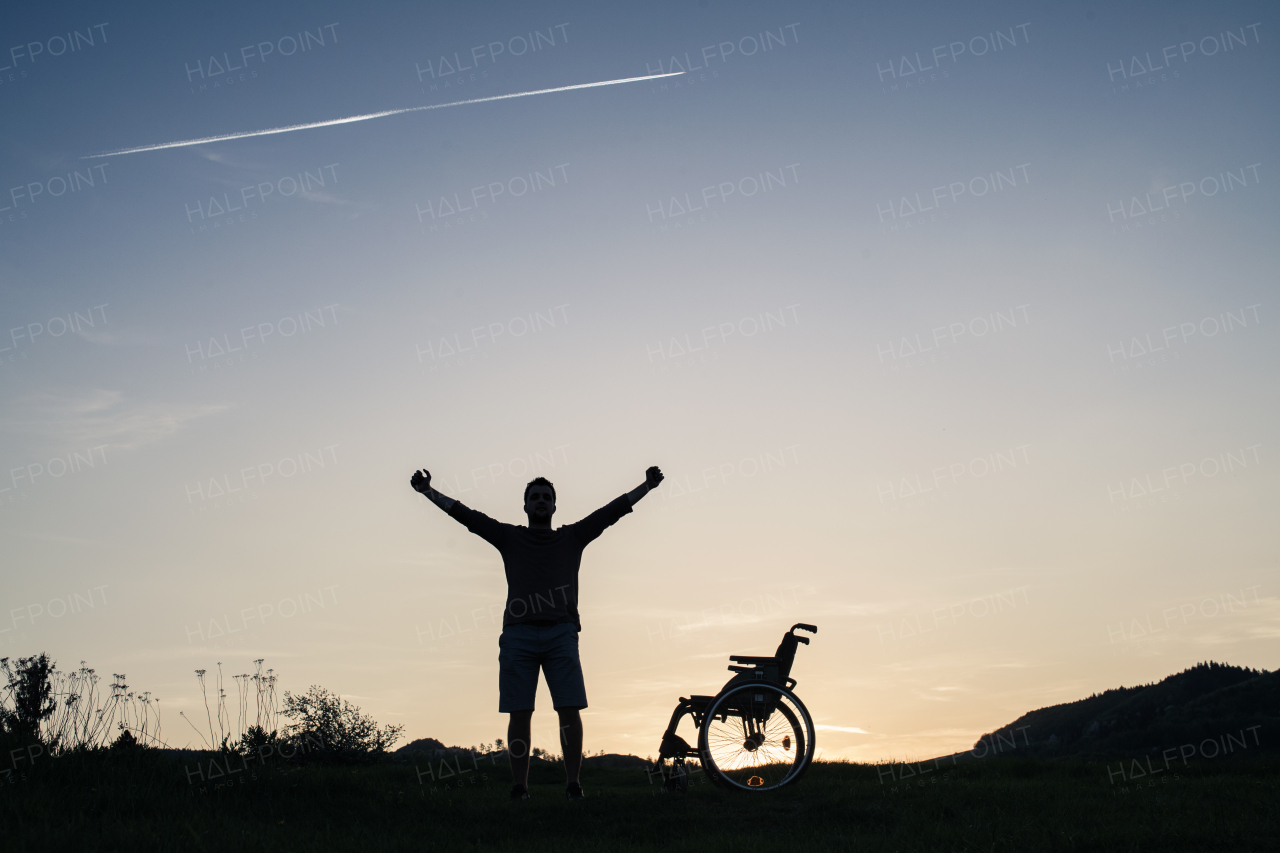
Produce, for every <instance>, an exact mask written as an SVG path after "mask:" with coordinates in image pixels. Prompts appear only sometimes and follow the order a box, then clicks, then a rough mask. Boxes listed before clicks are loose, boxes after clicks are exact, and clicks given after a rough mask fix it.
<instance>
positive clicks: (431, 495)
mask: <svg viewBox="0 0 1280 853" xmlns="http://www.w3.org/2000/svg"><path fill="white" fill-rule="evenodd" d="M409 485H410V486H413V489H414V491H416V492H419V493H420V494H422V495H424V496H425V497H426V498H427V499H428V500H429V501H431V502H432V503H433V504H435V505H436V506H438V507H440V508H441V509H442V510H444V511H445V512H448V511H449V510H450V509H452V508H453V505H454V504H455V503H457V501H455V500H454V499H453V498H450V497H446V496H444V495H442V494H440V493H439V492H437V491H436V490H435V489H433V488H431V472H430V471H428V470H427V469H425V468H423V469H422V470H421V471H415V472H413V476H412V477H410V478H409Z"/></svg>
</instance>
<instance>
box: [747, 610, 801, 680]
mask: <svg viewBox="0 0 1280 853" xmlns="http://www.w3.org/2000/svg"><path fill="white" fill-rule="evenodd" d="M797 628H799V629H801V630H805V631H809V632H811V633H812V632H816V631H817V629H816V628H814V627H813V626H812V625H803V624H802V625H793V626H792V627H791V630H790V631H788V632H787V633H785V634H783V635H782V642H781V643H779V644H778V650H777V651H776V652H774V653H773V657H760V656H755V655H729V660H731V661H733V662H734V663H738V664H745V666H730V667H729V670H730V671H731V672H736V673H738V674H739V675H742V674H744V673H753V672H758V671H760V670H763V671H764V672H763V673H762V674H758V675H757V676H756V677H757V678H767V679H769V680H771V681H777V682H779V683H786V682H787V680H788V678H789V676H790V675H791V667H792V666H793V665H794V664H795V662H796V646H797V644H798V643H804V644H805V645H806V646H807V645H809V638H808V637H799V636H796V633H795V632H796V629H797ZM775 673H776V674H775Z"/></svg>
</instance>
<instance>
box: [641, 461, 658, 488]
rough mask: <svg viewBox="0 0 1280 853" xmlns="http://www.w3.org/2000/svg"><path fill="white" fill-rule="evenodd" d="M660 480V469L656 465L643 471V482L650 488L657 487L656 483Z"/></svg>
mask: <svg viewBox="0 0 1280 853" xmlns="http://www.w3.org/2000/svg"><path fill="white" fill-rule="evenodd" d="M661 482H662V471H661V469H659V468H658V466H657V465H654V466H653V467H652V468H650V469H649V470H648V471H645V472H644V484H645V485H646V486H648V487H649V488H651V489H656V488H658V484H659V483H661Z"/></svg>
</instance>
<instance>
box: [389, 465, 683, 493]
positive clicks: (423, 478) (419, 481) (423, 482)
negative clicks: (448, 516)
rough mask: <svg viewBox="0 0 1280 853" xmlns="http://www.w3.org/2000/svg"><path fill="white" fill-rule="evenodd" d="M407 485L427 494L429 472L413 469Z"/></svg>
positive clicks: (428, 490)
mask: <svg viewBox="0 0 1280 853" xmlns="http://www.w3.org/2000/svg"><path fill="white" fill-rule="evenodd" d="M659 476H661V475H659ZM409 485H410V486H413V490H414V491H415V492H421V493H422V494H424V495H425V494H427V493H428V492H430V491H431V472H430V471H428V470H427V469H426V468H423V469H422V470H421V471H414V472H413V476H412V477H410V478H409Z"/></svg>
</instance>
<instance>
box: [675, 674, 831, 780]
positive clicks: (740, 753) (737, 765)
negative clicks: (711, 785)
mask: <svg viewBox="0 0 1280 853" xmlns="http://www.w3.org/2000/svg"><path fill="white" fill-rule="evenodd" d="M813 751H814V728H813V720H812V719H811V718H810V716H809V710H808V709H807V708H805V706H804V704H803V703H802V702H801V701H800V700H799V699H798V698H797V697H796V695H795V694H794V693H792V692H791V691H789V690H787V689H786V688H784V687H782V686H780V685H777V684H772V683H756V684H750V683H748V684H740V685H737V686H734V687H731V688H728V689H726V690H725V691H724V692H722V693H721V694H720V695H718V696H716V698H715V700H714V701H712V703H711V705H710V707H708V709H707V714H706V717H705V718H704V719H703V723H702V728H701V730H700V731H699V733H698V753H699V755H700V757H701V759H702V767H703V769H704V770H705V771H706V774H707V776H708V777H709V778H710V779H711V780H712V781H713V782H715V783H716V784H718V785H720V786H721V787H724V788H728V789H730V790H735V791H772V790H776V789H778V788H781V787H783V786H784V785H790V784H791V783H793V782H795V781H796V780H797V779H799V778H800V777H801V776H802V775H804V772H805V771H806V770H807V769H809V764H810V763H812V761H813Z"/></svg>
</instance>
